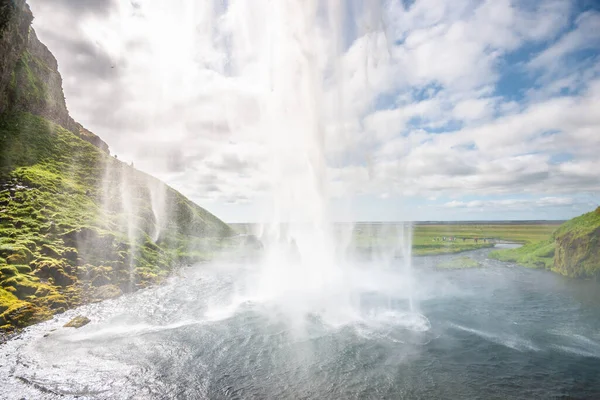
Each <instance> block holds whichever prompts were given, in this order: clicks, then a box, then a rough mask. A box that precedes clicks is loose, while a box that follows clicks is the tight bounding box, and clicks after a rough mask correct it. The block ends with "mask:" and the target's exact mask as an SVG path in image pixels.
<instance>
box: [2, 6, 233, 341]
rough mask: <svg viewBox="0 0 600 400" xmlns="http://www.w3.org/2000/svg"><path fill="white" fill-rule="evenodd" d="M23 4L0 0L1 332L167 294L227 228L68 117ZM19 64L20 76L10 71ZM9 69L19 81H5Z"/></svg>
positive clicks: (52, 63)
mask: <svg viewBox="0 0 600 400" xmlns="http://www.w3.org/2000/svg"><path fill="white" fill-rule="evenodd" d="M31 19H32V16H31V13H30V11H29V7H28V6H27V4H26V3H25V2H24V1H23V0H15V1H12V0H10V1H9V0H0V50H1V52H0V329H1V330H4V331H7V330H12V329H14V328H18V327H23V326H26V325H29V324H31V323H35V322H38V321H41V320H44V319H47V318H49V317H51V316H52V315H53V314H55V313H58V312H62V311H64V310H66V309H68V308H72V307H75V306H77V305H80V304H83V303H86V302H90V301H96V300H102V299H105V298H110V297H114V296H118V295H119V294H121V293H122V292H127V291H133V290H136V289H138V288H140V287H144V286H147V285H149V284H153V283H156V282H159V281H160V280H161V279H163V278H164V277H165V276H167V275H168V274H169V272H170V271H172V269H173V268H175V267H177V266H178V265H181V264H187V263H191V262H195V261H198V260H203V259H208V258H210V257H211V255H212V254H213V253H214V252H215V251H216V250H218V249H220V248H222V247H223V246H224V245H227V244H228V243H231V241H229V240H224V239H225V238H228V237H230V236H232V235H233V231H232V230H231V228H229V226H227V225H226V224H225V223H223V222H222V221H221V220H219V219H218V218H217V217H215V216H214V215H212V214H210V213H209V212H208V211H206V210H204V209H202V208H201V207H199V206H197V205H195V204H194V203H193V202H191V201H190V200H188V199H186V198H185V197H184V196H183V195H181V194H180V193H178V192H177V191H175V190H173V189H172V188H170V187H168V186H167V185H165V184H164V183H162V182H160V181H159V180H157V179H155V178H153V177H151V176H149V175H147V174H145V173H142V172H140V171H138V170H136V169H134V168H133V167H132V166H129V165H127V164H125V163H123V162H120V161H118V160H117V159H116V158H114V157H111V156H110V154H109V153H108V146H107V145H106V143H104V142H103V141H102V140H101V139H100V138H98V137H97V136H96V135H95V134H93V133H91V132H90V131H88V130H86V129H85V128H83V127H82V126H81V125H80V124H78V123H76V122H75V121H74V120H73V119H72V118H71V117H70V115H69V114H68V111H67V108H66V105H65V101H64V96H63V92H62V83H61V82H62V79H61V77H60V74H59V73H58V70H57V63H56V60H55V59H54V57H53V56H52V54H51V53H50V52H49V51H48V49H47V48H46V47H45V46H44V45H43V44H41V43H40V42H39V41H38V40H37V37H36V36H35V33H34V32H33V30H31V29H30V26H29V25H30V23H31ZM11 63H12V64H11ZM10 68H12V70H9V69H10Z"/></svg>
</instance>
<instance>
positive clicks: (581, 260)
mask: <svg viewBox="0 0 600 400" xmlns="http://www.w3.org/2000/svg"><path fill="white" fill-rule="evenodd" d="M490 257H491V258H495V259H498V260H500V261H507V262H516V263H518V264H520V265H524V266H526V267H532V268H545V269H548V270H551V271H553V272H557V273H559V274H561V275H564V276H568V277H572V278H583V279H598V278H600V207H598V208H597V209H596V210H595V211H592V212H589V213H587V214H583V215H581V216H579V217H576V218H573V219H571V220H569V221H567V222H565V223H564V224H562V225H561V226H560V227H559V228H558V229H557V230H556V231H555V232H554V233H553V234H552V237H550V238H548V239H547V240H543V241H540V242H536V243H530V244H527V245H525V246H523V247H519V248H516V249H505V250H498V251H493V252H491V253H490Z"/></svg>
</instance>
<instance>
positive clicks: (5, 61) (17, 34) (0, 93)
mask: <svg viewBox="0 0 600 400" xmlns="http://www.w3.org/2000/svg"><path fill="white" fill-rule="evenodd" d="M31 21H33V15H32V14H31V11H30V10H29V6H28V5H27V4H26V3H25V0H14V1H11V0H0V114H1V113H3V112H4V111H6V110H7V109H8V108H9V107H10V106H12V104H11V103H10V102H9V99H8V92H7V90H6V88H8V86H9V84H10V82H11V81H12V80H13V79H14V73H15V66H16V65H17V60H19V59H20V58H21V54H23V52H24V50H25V47H26V46H27V42H28V37H29V28H30V25H31Z"/></svg>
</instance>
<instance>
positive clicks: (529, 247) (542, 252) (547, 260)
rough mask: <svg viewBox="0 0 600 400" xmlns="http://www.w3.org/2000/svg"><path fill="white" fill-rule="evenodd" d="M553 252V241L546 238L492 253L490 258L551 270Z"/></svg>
mask: <svg viewBox="0 0 600 400" xmlns="http://www.w3.org/2000/svg"><path fill="white" fill-rule="evenodd" d="M554 251H555V245H554V240H553V239H552V238H548V239H546V240H542V241H539V242H535V243H530V244H526V245H525V246H522V247H518V248H515V249H503V250H496V251H492V252H491V253H490V257H491V258H495V259H497V260H500V261H505V262H514V263H517V264H520V265H523V266H525V267H530V268H545V269H551V267H552V265H553V263H554Z"/></svg>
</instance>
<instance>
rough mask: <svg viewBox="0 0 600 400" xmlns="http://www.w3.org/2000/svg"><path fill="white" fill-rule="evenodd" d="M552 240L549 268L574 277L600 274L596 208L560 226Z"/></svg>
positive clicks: (598, 212)
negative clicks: (552, 246)
mask: <svg viewBox="0 0 600 400" xmlns="http://www.w3.org/2000/svg"><path fill="white" fill-rule="evenodd" d="M554 239H555V245H556V250H555V254H554V265H553V266H552V270H553V271H555V272H558V273H560V274H562V275H566V276H572V277H577V278H594V279H598V278H599V277H600V207H598V208H597V209H596V211H593V212H590V213H587V214H584V215H582V216H579V217H577V218H574V219H572V220H570V221H568V222H566V223H565V224H564V225H561V227H560V228H558V230H557V231H556V232H555V233H554Z"/></svg>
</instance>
